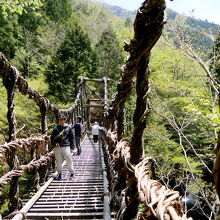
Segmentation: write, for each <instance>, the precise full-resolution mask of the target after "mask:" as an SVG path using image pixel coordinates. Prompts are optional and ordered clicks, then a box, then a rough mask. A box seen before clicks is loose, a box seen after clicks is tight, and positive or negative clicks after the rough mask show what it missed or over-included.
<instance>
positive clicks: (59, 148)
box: [51, 114, 75, 180]
mask: <svg viewBox="0 0 220 220" xmlns="http://www.w3.org/2000/svg"><path fill="white" fill-rule="evenodd" d="M58 120H59V123H58V125H57V126H56V127H55V128H54V129H53V131H52V134H51V142H52V144H53V146H55V149H54V153H55V160H56V168H57V172H58V176H57V177H56V179H58V180H59V179H62V163H63V158H64V159H65V160H66V163H67V167H68V170H69V172H70V178H71V179H73V178H75V176H74V167H73V157H72V155H71V151H70V149H71V148H73V146H74V137H73V131H72V129H71V127H70V126H69V125H68V124H66V123H65V121H66V116H65V115H63V114H60V115H59V116H58Z"/></svg>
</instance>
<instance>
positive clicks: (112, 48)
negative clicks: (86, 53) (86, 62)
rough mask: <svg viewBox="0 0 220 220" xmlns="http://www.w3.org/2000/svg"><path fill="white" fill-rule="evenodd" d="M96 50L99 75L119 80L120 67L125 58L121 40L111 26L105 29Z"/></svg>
mask: <svg viewBox="0 0 220 220" xmlns="http://www.w3.org/2000/svg"><path fill="white" fill-rule="evenodd" d="M96 50H97V51H98V59H99V66H98V73H99V75H100V76H101V77H103V76H107V77H109V78H110V79H113V80H117V79H118V77H119V74H118V73H119V68H120V67H121V66H122V64H123V61H124V58H123V51H122V48H121V47H120V42H119V40H118V38H117V35H116V33H115V32H114V31H113V29H112V28H111V27H109V28H107V29H105V30H104V31H103V33H102V35H101V38H100V40H99V42H98V43H97V44H96Z"/></svg>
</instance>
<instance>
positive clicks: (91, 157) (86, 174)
mask: <svg viewBox="0 0 220 220" xmlns="http://www.w3.org/2000/svg"><path fill="white" fill-rule="evenodd" d="M73 159H74V169H75V176H76V180H71V179H69V175H70V174H69V172H68V170H67V166H66V165H65V166H64V167H63V173H62V180H53V181H52V182H51V184H50V185H49V187H48V188H47V189H46V191H45V192H44V193H43V194H42V196H41V197H40V198H39V199H38V200H37V202H36V203H35V204H34V206H33V207H32V208H31V209H30V210H29V212H28V213H27V219H103V201H102V197H103V174H102V162H101V155H100V149H99V146H98V143H97V144H94V143H93V141H92V139H91V138H89V137H88V136H87V137H86V139H85V140H84V141H83V144H82V153H81V155H74V156H73Z"/></svg>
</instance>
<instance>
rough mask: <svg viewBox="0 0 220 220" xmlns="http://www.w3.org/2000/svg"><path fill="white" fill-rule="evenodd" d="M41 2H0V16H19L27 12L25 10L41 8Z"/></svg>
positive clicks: (19, 0) (27, 0)
mask: <svg viewBox="0 0 220 220" xmlns="http://www.w3.org/2000/svg"><path fill="white" fill-rule="evenodd" d="M42 5H43V4H42V1H41V0H1V1H0V6H1V9H2V14H3V15H4V16H5V17H7V16H8V15H9V14H13V13H17V14H19V15H21V14H22V13H23V12H27V11H26V9H27V8H32V10H36V9H39V8H40V7H42Z"/></svg>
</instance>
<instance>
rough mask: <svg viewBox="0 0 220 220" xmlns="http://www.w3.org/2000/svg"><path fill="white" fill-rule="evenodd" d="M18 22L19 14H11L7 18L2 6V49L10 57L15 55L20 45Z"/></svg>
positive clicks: (0, 41)
mask: <svg viewBox="0 0 220 220" xmlns="http://www.w3.org/2000/svg"><path fill="white" fill-rule="evenodd" d="M18 35H19V31H18V22H17V15H9V16H8V18H7V19H6V18H5V17H4V16H3V11H2V7H0V51H1V52H3V53H4V54H5V56H6V57H7V58H8V59H11V58H13V57H14V54H15V51H16V49H17V45H18V43H19V42H18Z"/></svg>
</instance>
